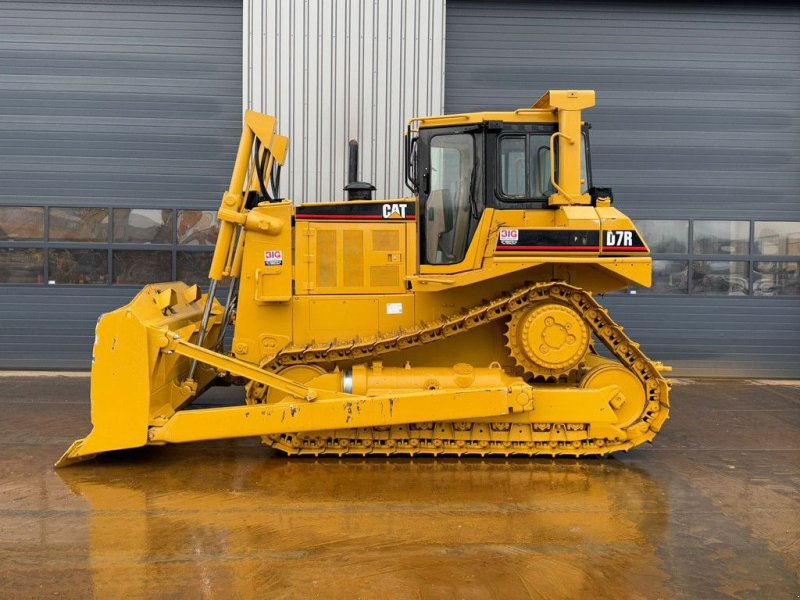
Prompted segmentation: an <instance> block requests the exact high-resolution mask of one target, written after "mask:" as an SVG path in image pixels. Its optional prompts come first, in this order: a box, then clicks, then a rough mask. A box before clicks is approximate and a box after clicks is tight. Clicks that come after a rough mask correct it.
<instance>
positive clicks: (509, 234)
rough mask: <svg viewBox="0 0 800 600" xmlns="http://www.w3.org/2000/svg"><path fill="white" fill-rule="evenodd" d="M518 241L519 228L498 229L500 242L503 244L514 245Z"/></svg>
mask: <svg viewBox="0 0 800 600" xmlns="http://www.w3.org/2000/svg"><path fill="white" fill-rule="evenodd" d="M517 242H519V229H505V228H501V229H500V243H501V244H502V245H503V246H514V245H515V244H516V243H517Z"/></svg>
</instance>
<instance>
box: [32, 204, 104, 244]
mask: <svg viewBox="0 0 800 600" xmlns="http://www.w3.org/2000/svg"><path fill="white" fill-rule="evenodd" d="M48 217H49V223H48V226H47V238H48V239H49V240H51V241H57V242H106V241H108V209H107V208H60V207H59V208H51V209H50V211H49V213H48Z"/></svg>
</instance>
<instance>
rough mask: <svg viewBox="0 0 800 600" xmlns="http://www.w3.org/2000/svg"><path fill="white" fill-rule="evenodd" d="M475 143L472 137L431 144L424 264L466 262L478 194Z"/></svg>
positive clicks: (445, 137)
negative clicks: (473, 210) (475, 196)
mask: <svg viewBox="0 0 800 600" xmlns="http://www.w3.org/2000/svg"><path fill="white" fill-rule="evenodd" d="M475 180H476V173H475V140H474V137H473V136H472V134H469V133H454V134H446V135H436V136H433V137H432V138H431V141H430V192H429V193H428V197H427V199H426V201H425V220H424V247H423V248H422V250H423V253H424V258H425V261H424V262H425V263H427V264H430V265H447V264H453V263H458V262H461V261H462V260H464V257H465V256H466V252H467V246H468V245H469V236H470V219H471V210H470V207H471V203H472V202H474V194H475Z"/></svg>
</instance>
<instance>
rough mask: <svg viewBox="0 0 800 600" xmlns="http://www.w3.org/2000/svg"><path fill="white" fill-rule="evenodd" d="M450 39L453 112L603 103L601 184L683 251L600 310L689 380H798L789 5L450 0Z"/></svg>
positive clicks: (796, 179)
mask: <svg viewBox="0 0 800 600" xmlns="http://www.w3.org/2000/svg"><path fill="white" fill-rule="evenodd" d="M446 39H447V42H446V44H447V46H446V80H445V106H446V110H447V112H467V111H474V110H481V109H488V108H495V109H498V108H499V109H514V108H518V107H525V106H530V105H531V104H532V103H533V102H534V101H536V100H537V99H538V98H539V96H540V95H541V94H542V93H543V92H544V91H546V90H547V89H550V88H552V89H560V88H561V89H563V88H589V89H595V90H597V93H598V106H597V108H596V109H593V110H592V111H590V112H589V113H587V119H588V120H589V121H590V122H591V123H592V125H593V130H592V154H593V167H594V175H595V176H594V181H595V182H597V183H598V184H602V185H606V184H607V185H610V186H612V187H613V189H614V193H615V198H616V202H617V205H618V207H619V208H621V209H622V210H623V211H625V212H626V213H628V214H629V215H630V216H632V217H633V218H634V219H635V220H636V221H637V223H638V222H641V223H643V224H644V226H647V227H650V228H651V230H653V231H656V232H659V231H660V230H670V231H672V232H673V233H674V234H675V236H676V237H675V239H672V240H671V242H672V243H665V244H663V245H662V246H660V247H659V248H658V249H657V250H656V252H655V257H656V258H657V259H659V261H660V262H659V263H658V266H659V269H661V270H662V273H661V277H662V280H661V283H662V284H663V285H662V288H661V291H660V292H656V293H653V292H649V293H647V292H643V291H638V293H637V294H636V295H632V294H609V295H607V296H606V298H605V303H606V304H607V305H608V306H609V307H611V309H613V311H614V314H615V315H616V316H617V317H618V318H619V319H620V320H621V322H622V323H623V324H624V325H625V326H626V328H627V330H628V331H629V332H630V333H631V334H632V335H633V337H634V338H635V339H637V340H638V341H640V342H641V343H642V344H643V347H644V349H645V351H646V352H648V353H649V354H650V355H652V356H654V357H656V358H658V359H660V360H664V361H665V362H667V363H671V364H673V365H675V366H676V372H677V373H679V374H683V375H725V376H727V375H731V376H753V377H800V286H798V274H797V270H798V265H800V101H798V98H800V8H798V6H797V4H796V3H782V4H773V3H769V2H757V3H756V2H750V3H745V2H736V3H734V2H713V3H686V2H680V3H674V4H673V3H669V2H652V3H644V2H635V3H634V2H625V3H621V2H574V1H560V2H491V3H485V2H473V1H464V0H450V1H448V3H447V38H446ZM729 238H730V239H729ZM670 270H672V271H673V272H672V273H670ZM670 286H672V287H670Z"/></svg>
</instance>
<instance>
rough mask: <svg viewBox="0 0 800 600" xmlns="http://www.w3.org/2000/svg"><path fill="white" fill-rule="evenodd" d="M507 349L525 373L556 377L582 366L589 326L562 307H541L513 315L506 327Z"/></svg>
mask: <svg viewBox="0 0 800 600" xmlns="http://www.w3.org/2000/svg"><path fill="white" fill-rule="evenodd" d="M506 337H507V339H508V347H509V349H510V350H511V355H512V356H513V357H514V359H515V360H516V361H517V364H518V365H519V366H521V367H522V368H523V369H524V370H525V372H526V373H529V374H530V375H533V376H534V377H544V378H558V377H560V376H562V375H566V374H568V373H569V372H570V371H572V370H574V369H576V368H577V367H578V365H580V364H581V361H583V359H584V357H585V356H586V352H587V351H588V350H589V339H590V333H589V327H588V325H587V324H586V322H585V321H584V320H583V319H582V318H581V316H580V315H579V314H578V313H577V312H575V311H574V310H573V309H571V308H570V307H568V306H564V305H562V304H544V305H541V306H537V307H531V308H529V309H527V310H524V311H520V312H519V313H515V314H514V315H513V316H512V317H511V320H510V321H509V324H508V333H507V334H506Z"/></svg>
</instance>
